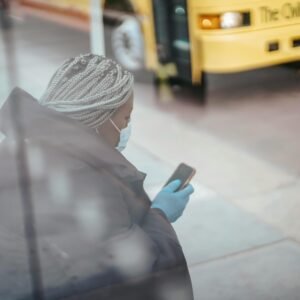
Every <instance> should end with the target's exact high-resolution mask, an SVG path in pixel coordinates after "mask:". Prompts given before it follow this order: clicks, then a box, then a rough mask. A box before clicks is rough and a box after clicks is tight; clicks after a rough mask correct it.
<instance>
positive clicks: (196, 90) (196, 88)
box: [169, 73, 207, 104]
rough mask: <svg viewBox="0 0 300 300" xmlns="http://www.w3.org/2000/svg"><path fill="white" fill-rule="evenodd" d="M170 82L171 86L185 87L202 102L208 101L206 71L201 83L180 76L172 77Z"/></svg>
mask: <svg viewBox="0 0 300 300" xmlns="http://www.w3.org/2000/svg"><path fill="white" fill-rule="evenodd" d="M169 84H170V85H171V86H179V87H183V88H184V89H186V90H188V91H190V92H191V93H192V94H193V95H195V97H196V98H197V99H198V101H199V102H200V103H201V104H206V103H207V75H206V74H205V73H202V79H201V83H198V84H192V83H191V82H187V81H184V80H182V79H180V78H178V77H170V78H169Z"/></svg>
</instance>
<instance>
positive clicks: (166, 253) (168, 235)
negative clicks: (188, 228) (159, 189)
mask: <svg viewBox="0 0 300 300" xmlns="http://www.w3.org/2000/svg"><path fill="white" fill-rule="evenodd" d="M141 227H142V229H143V231H144V232H145V234H146V235H147V236H148V238H150V240H151V241H152V243H153V244H154V245H155V248H156V260H155V264H154V265H153V270H164V269H168V268H172V267H176V266H179V265H186V261H185V257H184V254H183V251H182V248H181V246H180V243H179V241H178V238H177V235H176V233H175V231H174V229H173V227H172V225H171V224H170V222H169V221H168V220H167V218H166V217H165V215H164V213H163V212H162V211H161V210H159V209H151V208H150V209H149V211H148V213H147V215H146V216H145V218H144V220H143V223H142V224H141Z"/></svg>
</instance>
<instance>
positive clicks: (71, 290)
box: [0, 89, 193, 300]
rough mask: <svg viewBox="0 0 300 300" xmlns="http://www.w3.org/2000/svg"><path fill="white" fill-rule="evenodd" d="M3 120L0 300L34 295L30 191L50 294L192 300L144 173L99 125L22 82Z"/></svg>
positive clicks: (176, 247) (182, 263) (183, 264)
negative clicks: (40, 98)
mask: <svg viewBox="0 0 300 300" xmlns="http://www.w3.org/2000/svg"><path fill="white" fill-rule="evenodd" d="M14 105H17V107H16V106H14ZM12 112H13V114H12ZM16 112H17V119H16V120H15V121H16V122H15V123H14V122H13V118H12V116H15V115H14V113H16ZM0 120H1V127H0V130H1V131H2V132H4V133H5V135H6V136H7V137H6V139H5V140H4V141H3V142H2V143H0V170H1V173H0V261H1V268H0V276H1V277H0V299H1V300H3V299H10V300H14V299H32V296H31V293H32V291H31V285H30V269H29V265H30V264H29V263H28V252H27V248H26V245H28V243H27V242H28V237H27V239H26V237H25V235H24V211H25V212H27V217H28V207H27V206H26V205H24V201H25V200H26V199H25V200H24V196H28V199H31V200H32V203H33V210H34V219H33V220H32V219H31V220H30V222H31V223H30V222H29V223H30V224H33V228H34V229H35V230H36V236H37V244H38V257H39V262H40V266H41V274H40V278H42V282H43V293H44V295H45V296H46V297H45V298H46V299H69V300H71V299H72V300H75V299H78V300H79V299H80V300H81V299H97V300H98V299H128V300H129V299H130V300H134V299H170V300H177V299H178V300H185V299H186V300H190V299H193V295H192V287H191V281H190V277H189V272H188V269H187V265H186V261H185V257H184V254H183V252H182V249H181V246H180V244H179V242H178V239H177V237H176V234H175V232H174V230H173V228H172V226H171V225H170V223H169V222H168V221H167V219H166V218H165V216H164V215H163V213H162V212H160V211H159V210H155V209H151V208H150V205H151V202H150V200H149V198H148V196H147V194H146V193H145V191H144V188H143V181H144V178H145V175H144V174H142V173H140V172H139V171H138V170H137V169H136V168H135V167H134V166H132V165H131V164H130V163H129V162H128V161H127V160H126V159H125V158H124V157H123V156H122V155H121V154H120V153H119V152H118V151H116V150H115V149H112V148H111V147H110V146H109V145H107V144H106V143H105V142H104V141H103V140H101V139H100V137H99V136H98V135H97V134H96V133H95V132H94V130H91V129H89V128H86V127H84V126H82V125H81V124H79V123H77V122H76V121H74V120H71V119H69V118H67V117H65V116H63V115H61V114H59V113H57V112H54V111H52V110H49V109H47V108H45V107H42V106H40V105H39V104H38V103H37V102H36V100H35V99H33V98H32V97H31V96H30V95H28V94H27V93H25V92H24V91H22V90H20V89H15V90H14V91H13V92H12V94H11V95H10V97H9V99H8V101H6V103H5V104H4V107H3V108H2V109H1V119H0ZM14 124H19V125H20V126H19V128H20V129H21V132H19V134H20V136H19V139H17V141H19V143H18V142H16V138H15V137H16V135H15V133H14V132H13V131H12V128H13V127H14ZM17 136H18V135H17ZM22 149H23V150H22ZM22 158H23V159H22ZM24 158H26V160H24ZM26 172H27V173H26ZM28 174H29V176H28ZM20 187H21V188H23V189H21V190H20ZM22 205H23V206H22ZM29 212H30V211H29ZM28 218H29V219H30V216H29V217H28ZM28 218H27V219H26V220H28ZM32 222H33V223H32ZM33 240H34V239H33ZM31 250H32V249H31Z"/></svg>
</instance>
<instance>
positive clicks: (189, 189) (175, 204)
mask: <svg viewBox="0 0 300 300" xmlns="http://www.w3.org/2000/svg"><path fill="white" fill-rule="evenodd" d="M180 184H181V182H180V180H175V181H172V182H171V183H169V184H168V185H167V186H165V187H164V188H163V189H162V190H161V191H160V192H159V193H158V195H157V196H156V197H155V198H154V200H153V203H152V205H151V207H152V208H158V209H160V210H161V211H163V212H164V214H165V215H166V217H167V219H168V220H169V221H170V222H171V223H173V222H175V221H176V220H177V219H178V218H179V217H181V215H182V213H183V211H184V209H185V207H186V205H187V204H188V202H189V200H190V196H191V194H193V193H194V188H193V186H192V185H190V184H189V185H188V186H186V187H185V188H184V189H182V190H180V191H178V192H176V190H177V189H178V188H179V187H180Z"/></svg>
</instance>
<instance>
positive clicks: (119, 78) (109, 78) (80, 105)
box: [40, 54, 134, 146]
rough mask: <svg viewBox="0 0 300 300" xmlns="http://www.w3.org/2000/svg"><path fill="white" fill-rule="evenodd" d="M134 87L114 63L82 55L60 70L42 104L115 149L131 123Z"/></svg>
mask: <svg viewBox="0 0 300 300" xmlns="http://www.w3.org/2000/svg"><path fill="white" fill-rule="evenodd" d="M133 84H134V78H133V76H132V74H131V73H130V72H128V71H126V70H124V69H123V68H122V67H121V66H120V65H118V64H117V63H115V62H114V61H112V60H111V59H107V58H105V57H104V56H99V55H94V54H86V55H80V56H77V57H75V58H71V59H68V60H67V61H65V62H64V63H63V64H62V65H61V66H60V67H59V68H58V70H57V71H56V72H55V74H54V75H53V77H52V79H51V81H50V83H49V85H48V87H47V90H46V91H45V93H44V95H43V96H42V98H41V99H40V103H41V104H42V105H44V106H47V107H49V108H51V109H54V110H56V111H59V112H61V113H64V114H66V115H67V116H69V117H70V118H72V119H75V120H77V121H79V122H81V123H83V124H85V125H86V126H89V127H91V128H94V129H95V130H97V132H98V133H99V134H101V135H102V136H103V137H104V138H105V139H106V140H107V141H108V142H109V143H110V144H111V145H112V146H116V145H117V144H118V142H119V140H120V131H121V130H122V129H124V128H126V127H127V125H128V122H129V120H130V114H131V111H132V108H133ZM114 125H115V126H114ZM118 129H119V130H118Z"/></svg>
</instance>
